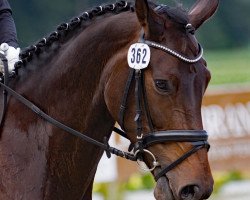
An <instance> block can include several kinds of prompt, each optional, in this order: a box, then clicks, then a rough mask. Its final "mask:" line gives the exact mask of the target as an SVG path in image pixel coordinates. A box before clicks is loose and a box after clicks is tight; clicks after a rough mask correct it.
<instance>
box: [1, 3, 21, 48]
mask: <svg viewBox="0 0 250 200" xmlns="http://www.w3.org/2000/svg"><path fill="white" fill-rule="evenodd" d="M3 42H6V43H7V44H9V45H10V46H13V47H15V48H16V47H18V43H17V34H16V26H15V23H14V19H13V17H12V11H11V8H10V5H9V3H8V1H7V0H0V44H2V43H3Z"/></svg>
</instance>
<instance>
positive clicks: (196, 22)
mask: <svg viewBox="0 0 250 200" xmlns="http://www.w3.org/2000/svg"><path fill="white" fill-rule="evenodd" d="M218 4H219V0H197V1H196V3H195V4H194V5H193V7H192V8H191V9H190V11H189V13H188V16H189V21H190V23H191V24H192V25H193V27H195V29H198V28H199V27H200V26H201V25H202V24H203V23H204V22H205V21H206V20H207V19H209V18H210V17H211V16H212V15H213V14H214V13H215V11H216V10H217V7H218Z"/></svg>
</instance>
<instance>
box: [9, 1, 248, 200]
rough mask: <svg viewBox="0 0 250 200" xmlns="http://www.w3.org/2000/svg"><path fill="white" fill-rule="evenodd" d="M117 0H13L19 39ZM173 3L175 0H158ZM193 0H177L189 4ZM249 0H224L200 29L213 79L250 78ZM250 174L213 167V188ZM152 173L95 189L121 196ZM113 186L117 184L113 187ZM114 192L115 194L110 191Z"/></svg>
mask: <svg viewBox="0 0 250 200" xmlns="http://www.w3.org/2000/svg"><path fill="white" fill-rule="evenodd" d="M114 1H115V0H107V1H105V0H53V1H51V0H42V1H38V0H9V2H10V4H11V6H12V9H13V15H14V19H15V21H16V26H17V32H18V38H19V43H20V46H21V47H22V48H24V47H26V46H28V45H31V44H33V43H35V42H36V41H38V40H39V39H40V38H42V37H44V36H46V35H47V34H49V33H50V32H52V31H54V30H55V29H56V27H57V25H59V24H61V23H62V22H67V21H69V20H70V19H71V18H72V17H73V16H76V15H78V14H80V13H81V12H83V11H87V10H88V9H89V8H92V7H93V6H99V5H102V4H104V3H108V2H109V3H110V2H111V3H112V2H114ZM158 2H160V3H164V4H172V5H173V4H175V2H174V1H173V0H172V1H171V0H161V1H160V0H159V1H158ZM194 2H195V0H185V1H184V0H182V1H181V0H179V1H177V3H183V7H184V8H187V9H188V8H190V6H191V5H192V4H193V3H194ZM249 10H250V1H249V0H237V1H235V0H220V6H219V9H218V11H217V13H216V14H215V16H214V17H213V18H212V19H211V20H210V21H208V22H207V23H206V24H204V25H203V26H202V27H201V28H200V29H199V31H197V33H196V35H197V38H198V40H199V42H200V43H201V44H202V45H203V47H204V49H205V58H206V60H207V62H208V67H209V69H210V71H211V72H212V81H211V84H212V85H221V84H233V83H247V84H249V83H250V65H249V62H250V11H249ZM246 177H247V178H249V177H250V176H249V174H248V175H245V174H241V173H240V172H226V173H215V182H216V185H215V192H218V191H219V189H220V187H222V185H223V184H225V183H227V182H229V181H231V180H241V179H245V178H246ZM153 185H154V181H153V180H152V177H151V176H148V175H144V176H138V175H135V176H134V177H131V180H129V181H128V182H127V183H121V184H118V185H117V184H115V185H114V183H107V184H96V186H95V191H96V192H99V193H102V194H104V196H106V199H109V200H110V199H111V197H110V196H109V195H110V194H109V192H108V191H109V189H110V188H113V189H114V188H115V190H116V191H118V192H117V195H118V196H117V197H115V199H116V200H117V199H119V196H121V194H122V192H121V191H125V190H138V189H151V188H152V187H153ZM114 186H115V187H114ZM112 196H114V194H112Z"/></svg>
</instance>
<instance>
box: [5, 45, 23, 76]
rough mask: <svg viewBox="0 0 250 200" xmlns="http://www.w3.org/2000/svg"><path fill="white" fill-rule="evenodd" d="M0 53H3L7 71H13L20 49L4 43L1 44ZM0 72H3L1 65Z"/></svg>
mask: <svg viewBox="0 0 250 200" xmlns="http://www.w3.org/2000/svg"><path fill="white" fill-rule="evenodd" d="M0 53H3V54H4V55H5V57H6V58H7V60H8V66H9V71H10V72H11V71H13V70H14V65H15V63H16V62H17V61H19V54H20V48H15V47H12V46H9V45H8V44H6V43H3V44H1V46H0ZM0 71H3V64H2V62H1V64H0Z"/></svg>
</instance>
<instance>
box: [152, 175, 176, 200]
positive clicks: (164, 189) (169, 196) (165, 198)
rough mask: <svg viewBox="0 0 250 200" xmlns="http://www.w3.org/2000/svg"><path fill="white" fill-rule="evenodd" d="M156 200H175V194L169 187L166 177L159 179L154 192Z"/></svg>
mask: <svg viewBox="0 0 250 200" xmlns="http://www.w3.org/2000/svg"><path fill="white" fill-rule="evenodd" d="M154 196H155V199H156V200H174V197H173V193H172V191H171V189H170V186H169V181H168V180H167V177H166V176H162V177H161V178H159V179H158V181H157V183H156V187H155V190H154Z"/></svg>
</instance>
